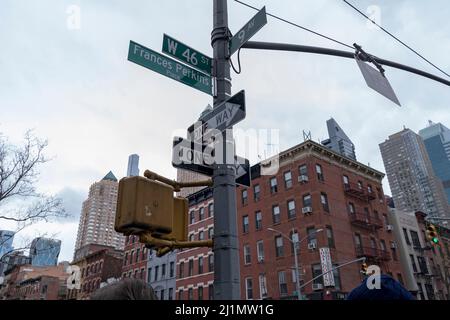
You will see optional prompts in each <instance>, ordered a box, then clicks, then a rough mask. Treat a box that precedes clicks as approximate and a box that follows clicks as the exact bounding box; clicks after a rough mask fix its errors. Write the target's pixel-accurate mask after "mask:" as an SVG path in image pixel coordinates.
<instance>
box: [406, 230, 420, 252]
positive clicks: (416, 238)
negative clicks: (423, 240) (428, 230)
mask: <svg viewBox="0 0 450 320" xmlns="http://www.w3.org/2000/svg"><path fill="white" fill-rule="evenodd" d="M409 233H410V234H411V241H412V244H413V246H414V247H415V248H422V246H421V245H420V240H419V234H418V233H417V232H416V231H413V230H409Z"/></svg>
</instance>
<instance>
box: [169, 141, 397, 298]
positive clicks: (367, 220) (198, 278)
mask: <svg viewBox="0 0 450 320" xmlns="http://www.w3.org/2000/svg"><path fill="white" fill-rule="evenodd" d="M279 163H280V169H279V170H278V172H277V173H276V175H274V176H261V175H260V165H259V164H258V165H256V166H253V167H252V185H251V187H250V188H243V187H238V188H237V196H236V199H237V213H238V217H237V222H238V237H239V246H240V269H241V298H242V299H261V298H272V299H280V298H295V297H294V293H295V290H296V289H295V288H296V283H295V273H294V254H293V253H294V251H293V246H292V244H291V243H290V241H289V240H288V239H286V238H281V239H282V240H280V239H278V240H276V239H275V238H276V237H277V236H278V235H279V234H277V233H275V232H273V231H269V230H267V228H273V229H276V230H278V231H280V232H282V233H283V234H284V235H286V236H288V237H290V236H291V232H292V231H293V230H294V231H295V232H297V233H298V239H304V240H305V241H302V242H301V245H300V254H299V265H300V279H301V282H302V283H304V282H306V281H309V280H311V279H312V278H313V272H314V275H318V274H320V273H321V272H322V271H321V270H322V269H321V259H320V255H319V249H320V248H325V247H328V248H330V255H331V260H332V264H333V266H334V265H339V264H342V263H345V262H347V261H350V260H354V259H357V258H358V257H362V256H365V257H367V259H368V260H367V263H368V264H376V265H378V266H379V267H380V268H381V271H382V272H383V273H389V274H391V275H392V276H393V277H394V278H397V279H398V278H401V277H402V274H401V272H402V271H401V268H400V264H399V262H398V257H397V253H396V249H395V241H394V235H393V234H392V233H391V232H389V231H387V229H386V225H387V211H388V209H387V205H386V202H385V200H384V194H383V190H382V185H381V180H382V178H383V176H384V175H383V174H382V173H381V172H378V171H376V170H374V169H372V168H369V167H367V166H365V165H362V164H361V163H358V162H356V161H353V160H351V159H348V158H345V157H342V156H341V155H339V154H337V153H335V152H333V151H330V150H329V149H327V148H326V147H324V146H322V145H319V144H317V143H315V142H312V141H306V142H304V143H302V144H300V145H298V146H296V147H294V148H291V149H289V150H287V151H285V152H283V153H281V155H280V159H279ZM302 166H304V167H302ZM316 166H320V167H316ZM288 172H290V174H288ZM285 173H286V176H285ZM299 176H301V177H300V178H299ZM344 176H345V177H346V178H344ZM285 177H286V179H285ZM273 178H276V181H277V186H276V190H275V188H271V179H273ZM344 179H346V180H345V183H344ZM302 180H303V181H302ZM256 186H259V192H256V193H257V195H256V196H255V187H256ZM256 188H258V187H256ZM271 189H273V191H271ZM244 190H246V191H244ZM208 192H209V196H208V195H207V193H208ZM243 192H244V199H243ZM245 193H246V199H245ZM308 195H309V196H310V198H308V197H307V196H308ZM211 203H212V194H211V190H210V189H204V190H202V191H200V192H197V193H195V194H194V195H192V196H190V212H193V213H194V216H195V218H194V219H195V221H194V224H190V226H189V234H194V239H195V240H198V234H199V230H201V229H203V230H205V228H206V227H209V226H212V225H213V221H212V218H206V219H205V220H201V221H199V214H200V208H204V209H203V210H204V211H205V216H206V217H207V214H208V213H207V211H208V210H207V209H208V208H207V207H208V206H209V204H211ZM293 204H295V206H294V205H293ZM288 206H291V207H290V209H291V210H290V214H289V213H288ZM257 212H260V213H258V218H260V220H258V222H256V220H257V217H256V216H257ZM274 212H275V217H274ZM190 214H191V213H190ZM257 225H258V226H257ZM317 229H323V231H321V232H318V233H316V234H315V237H314V236H311V237H308V236H307V235H308V230H309V232H312V231H313V230H317ZM205 239H207V237H205ZM314 239H315V240H314ZM276 241H278V244H279V247H278V249H277V248H276ZM258 242H259V243H262V247H263V253H262V252H260V254H259V255H258V252H257V243H258ZM311 242H314V243H315V244H316V246H315V248H312V247H311V246H312V245H310V246H309V248H308V244H309V243H311ZM244 246H245V250H244ZM260 246H261V244H260ZM277 251H278V256H277V254H276V252H277ZM211 254H212V251H211V250H207V249H205V248H200V249H189V250H184V251H182V252H180V253H179V254H178V261H177V272H178V273H177V299H179V298H182V299H190V298H191V299H198V288H199V287H202V288H203V289H202V290H203V294H202V298H203V299H208V297H209V295H208V290H205V289H206V288H205V287H206V286H207V285H208V286H209V285H210V284H211V283H212V281H213V279H214V276H213V273H208V272H207V263H204V267H203V269H204V270H203V273H202V274H198V271H197V270H198V257H199V256H202V257H203V260H204V261H205V260H206V257H207V255H211ZM258 256H259V257H258ZM190 259H192V260H193V274H192V276H188V275H187V274H188V269H189V260H190ZM205 266H206V268H205ZM360 266H361V264H360V263H355V264H351V265H348V266H346V267H343V268H342V269H340V270H339V272H335V285H336V286H335V287H329V288H322V289H320V286H319V285H315V286H314V289H315V290H313V287H312V284H309V285H307V286H305V288H303V289H302V293H303V294H304V295H305V294H306V296H307V297H308V298H309V299H340V298H343V297H345V294H346V293H348V292H349V291H351V290H352V289H353V288H354V287H356V286H357V285H359V284H360V282H361V280H362V275H361V273H360ZM313 268H314V271H313ZM180 269H183V272H182V273H183V274H182V275H181V277H180ZM205 270H206V272H205ZM314 283H317V284H320V283H323V280H321V279H319V280H317V281H315V282H314Z"/></svg>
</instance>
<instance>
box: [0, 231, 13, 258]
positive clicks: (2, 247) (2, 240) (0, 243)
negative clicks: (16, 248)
mask: <svg viewBox="0 0 450 320" xmlns="http://www.w3.org/2000/svg"><path fill="white" fill-rule="evenodd" d="M13 240H14V232H13V231H8V230H0V258H1V257H3V255H4V254H6V253H8V252H10V251H11V250H12V249H13V246H12V244H13Z"/></svg>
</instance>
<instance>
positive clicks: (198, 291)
mask: <svg viewBox="0 0 450 320" xmlns="http://www.w3.org/2000/svg"><path fill="white" fill-rule="evenodd" d="M197 293H198V300H203V287H202V286H200V287H198V289H197Z"/></svg>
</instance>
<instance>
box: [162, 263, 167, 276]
mask: <svg viewBox="0 0 450 320" xmlns="http://www.w3.org/2000/svg"><path fill="white" fill-rule="evenodd" d="M165 277H166V264H165V263H163V264H162V266H161V279H164V278H165Z"/></svg>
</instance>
